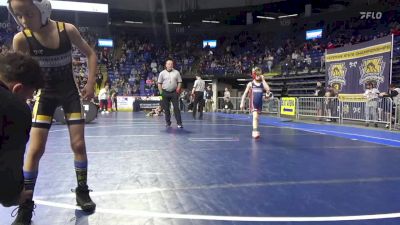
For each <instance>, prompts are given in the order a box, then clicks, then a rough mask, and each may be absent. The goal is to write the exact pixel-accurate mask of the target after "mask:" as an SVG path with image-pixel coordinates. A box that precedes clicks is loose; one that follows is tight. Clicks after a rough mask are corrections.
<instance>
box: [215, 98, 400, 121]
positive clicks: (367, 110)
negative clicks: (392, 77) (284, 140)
mask: <svg viewBox="0 0 400 225" xmlns="http://www.w3.org/2000/svg"><path fill="white" fill-rule="evenodd" d="M249 101H250V99H249V98H246V101H245V109H244V110H241V109H240V102H241V98H240V97H233V98H230V99H229V100H227V99H224V98H223V97H221V98H218V102H217V112H226V113H248V112H249ZM280 111H281V100H280V99H278V98H273V99H269V100H266V99H264V102H263V109H262V113H265V114H275V115H277V116H281V115H280ZM295 112H296V113H295V114H296V115H295V116H296V118H298V119H302V118H315V119H316V120H322V119H323V120H326V121H338V122H339V123H344V122H345V121H358V122H364V123H365V124H366V125H367V126H369V125H371V124H373V125H375V126H378V124H385V125H386V127H387V128H389V129H392V128H395V129H400V104H399V105H398V106H396V107H395V108H393V102H392V99H391V98H377V99H373V100H367V99H355V100H354V99H353V100H346V99H343V100H339V99H338V98H328V97H299V98H296V109H295Z"/></svg>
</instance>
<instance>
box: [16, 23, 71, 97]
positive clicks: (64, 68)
mask: <svg viewBox="0 0 400 225" xmlns="http://www.w3.org/2000/svg"><path fill="white" fill-rule="evenodd" d="M56 24H57V30H58V36H59V38H60V43H59V47H58V48H57V49H51V48H47V47H45V46H43V45H42V44H41V43H40V42H39V41H38V40H37V39H36V38H35V36H34V34H33V32H32V31H31V30H28V29H25V30H24V31H23V34H24V35H25V37H26V39H27V41H28V45H29V49H30V54H31V56H32V58H34V59H35V60H36V61H38V63H39V65H40V68H41V72H42V73H43V76H44V88H43V89H42V92H44V93H46V92H50V93H51V92H56V93H62V92H65V91H71V89H72V90H76V91H77V87H76V84H75V81H74V75H73V71H72V54H71V48H72V45H71V41H70V39H69V37H68V34H67V31H66V30H65V23H62V22H56ZM44 93H43V94H44Z"/></svg>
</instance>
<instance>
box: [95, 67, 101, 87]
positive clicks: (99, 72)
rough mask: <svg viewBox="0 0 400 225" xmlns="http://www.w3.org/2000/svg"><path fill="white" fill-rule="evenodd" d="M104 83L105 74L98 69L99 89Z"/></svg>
mask: <svg viewBox="0 0 400 225" xmlns="http://www.w3.org/2000/svg"><path fill="white" fill-rule="evenodd" d="M102 83H103V74H102V73H101V71H100V70H98V71H97V75H96V85H97V89H100V88H101V84H102Z"/></svg>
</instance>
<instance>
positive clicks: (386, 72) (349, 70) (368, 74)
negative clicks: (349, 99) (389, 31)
mask: <svg viewBox="0 0 400 225" xmlns="http://www.w3.org/2000/svg"><path fill="white" fill-rule="evenodd" d="M391 53H392V36H386V37H383V38H379V39H376V40H372V41H367V42H363V43H360V44H356V45H349V46H345V47H341V48H336V49H328V50H327V53H326V56H325V65H326V73H327V77H326V81H327V84H329V85H331V86H332V87H334V88H335V89H337V90H338V91H339V92H340V93H345V94H357V93H358V94H359V93H364V91H365V86H366V84H367V83H373V84H374V85H375V87H376V88H378V89H379V91H381V92H382V91H387V90H388V88H389V85H390V74H391V72H390V71H391V69H392V68H391Z"/></svg>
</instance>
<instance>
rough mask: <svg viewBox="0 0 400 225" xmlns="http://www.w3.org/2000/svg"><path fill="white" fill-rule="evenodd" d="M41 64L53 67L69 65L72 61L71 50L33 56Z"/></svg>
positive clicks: (41, 65)
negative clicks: (57, 53) (56, 53)
mask: <svg viewBox="0 0 400 225" xmlns="http://www.w3.org/2000/svg"><path fill="white" fill-rule="evenodd" d="M33 58H34V59H36V60H37V61H38V63H39V65H40V67H42V68H43V67H46V68H53V67H63V66H69V65H70V64H71V62H72V55H71V51H68V52H66V53H63V54H59V55H54V56H33Z"/></svg>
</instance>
